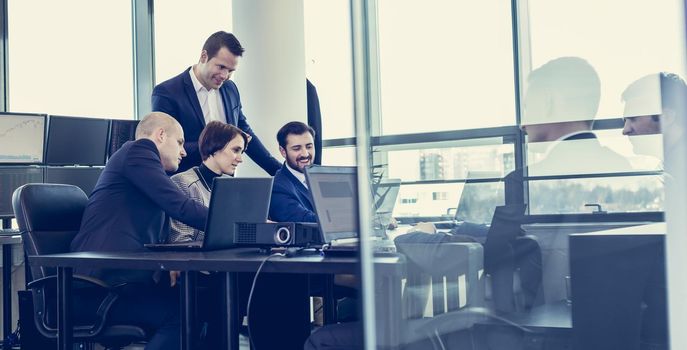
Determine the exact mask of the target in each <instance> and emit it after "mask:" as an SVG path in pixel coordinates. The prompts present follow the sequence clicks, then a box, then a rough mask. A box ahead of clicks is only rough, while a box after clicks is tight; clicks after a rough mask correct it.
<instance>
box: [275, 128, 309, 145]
mask: <svg viewBox="0 0 687 350" xmlns="http://www.w3.org/2000/svg"><path fill="white" fill-rule="evenodd" d="M306 132H309V133H310V135H312V137H313V138H314V137H315V130H314V129H313V128H311V127H309V126H308V125H307V124H305V123H302V122H288V123H286V124H285V125H284V126H282V127H281V129H279V131H277V142H278V143H279V146H281V147H282V148H286V138H287V137H288V136H289V135H303V134H305V133H306Z"/></svg>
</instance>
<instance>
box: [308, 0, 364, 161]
mask: <svg viewBox="0 0 687 350" xmlns="http://www.w3.org/2000/svg"><path fill="white" fill-rule="evenodd" d="M303 7H304V11H305V13H304V18H305V58H306V62H305V71H306V76H307V78H308V79H309V80H310V82H311V83H312V84H313V85H314V86H315V88H316V89H317V94H318V97H319V100H320V110H321V112H322V138H323V139H337V138H344V137H352V136H353V134H354V131H353V128H354V127H353V70H352V65H353V63H352V58H351V21H350V19H351V10H350V1H348V0H336V1H320V0H305V1H304V3H303ZM325 159H326V158H325Z"/></svg>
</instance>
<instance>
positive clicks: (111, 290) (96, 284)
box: [27, 275, 125, 338]
mask: <svg viewBox="0 0 687 350" xmlns="http://www.w3.org/2000/svg"><path fill="white" fill-rule="evenodd" d="M72 279H73V283H74V285H73V289H88V288H93V289H96V290H102V291H103V293H106V294H105V296H104V297H103V299H102V301H100V304H99V305H98V309H97V310H96V311H95V314H96V321H95V323H94V324H92V325H83V326H75V327H74V336H75V337H81V338H83V337H93V336H96V335H98V334H99V333H100V331H102V329H103V327H104V326H105V323H106V319H107V314H108V313H109V311H110V308H111V307H112V305H113V304H114V302H115V301H116V300H117V299H118V298H119V294H118V293H117V292H116V288H118V287H121V286H123V285H125V284H122V285H117V286H116V287H113V286H110V285H108V284H107V283H105V282H104V281H101V280H99V279H97V278H93V277H89V276H82V275H74V276H73V277H72ZM56 285H57V276H55V275H53V276H47V277H43V278H40V279H37V280H34V281H31V282H30V283H29V284H28V285H27V287H28V289H31V290H36V291H38V292H39V293H40V291H41V290H44V289H45V288H46V287H47V288H54V287H56ZM43 294H44V295H45V293H43ZM41 299H42V298H40V297H39V298H38V299H37V298H36V296H35V295H34V305H35V306H36V307H37V308H38V309H46V307H47V306H46V304H45V302H44V301H43V300H41ZM38 309H37V310H36V311H39V312H41V313H42V314H43V315H47V312H46V311H47V310H38ZM36 325H37V327H38V329H39V331H41V333H42V334H43V335H45V336H46V337H54V336H56V332H57V330H56V329H54V328H51V327H50V326H49V325H48V324H47V321H46V320H45V319H41V320H40V321H39V318H38V317H37V318H36Z"/></svg>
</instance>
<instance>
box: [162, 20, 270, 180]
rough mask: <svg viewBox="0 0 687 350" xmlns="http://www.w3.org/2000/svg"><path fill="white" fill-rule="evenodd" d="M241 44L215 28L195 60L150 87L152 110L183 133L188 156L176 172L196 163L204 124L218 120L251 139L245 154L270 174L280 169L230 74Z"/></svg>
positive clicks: (234, 67) (198, 159)
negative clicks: (253, 124) (250, 121)
mask: <svg viewBox="0 0 687 350" xmlns="http://www.w3.org/2000/svg"><path fill="white" fill-rule="evenodd" d="M243 51H244V49H243V47H242V46H241V43H239V41H238V39H236V37H235V36H234V35H233V34H231V33H227V32H223V31H219V32H217V33H214V34H212V35H210V37H209V38H208V39H207V40H206V41H205V44H204V45H203V50H202V51H201V52H200V59H199V60H198V63H196V64H195V65H193V66H192V67H190V68H188V69H186V70H184V71H183V72H182V73H181V74H179V75H177V76H176V77H174V78H171V79H169V80H167V81H164V82H162V83H160V84H158V85H157V86H155V89H153V95H152V105H153V111H160V112H165V113H167V114H169V115H171V116H173V117H174V118H175V119H176V120H178V121H179V123H180V124H181V127H182V128H183V129H184V133H185V135H186V142H184V149H185V150H186V153H187V154H188V157H186V159H185V160H184V161H182V162H181V165H180V166H179V171H185V170H187V169H190V168H191V167H193V166H197V165H200V163H201V158H200V152H199V151H198V137H199V136H200V132H201V131H202V130H203V128H204V127H205V125H206V124H207V123H209V122H210V121H213V120H219V121H221V122H225V123H228V124H231V125H234V126H237V127H238V128H239V129H241V130H243V131H244V132H245V133H247V134H248V135H249V136H250V138H251V139H252V141H251V143H250V148H249V149H248V150H247V152H246V153H248V156H249V157H250V158H251V159H252V160H253V161H255V162H256V163H257V164H258V165H259V166H260V167H261V168H263V169H264V170H265V171H266V172H267V173H269V174H270V175H274V174H275V173H276V172H277V170H278V169H279V168H280V164H279V162H278V161H277V160H276V159H274V157H272V156H271V155H270V153H269V151H268V150H267V149H266V148H265V146H264V145H263V144H262V142H260V139H259V138H258V137H257V136H256V135H255V133H254V132H253V130H252V129H251V127H250V125H249V124H248V121H247V120H246V116H245V115H244V114H243V111H242V106H241V97H240V96H239V90H238V88H237V87H236V84H234V82H233V81H231V80H229V78H231V74H232V73H233V72H234V71H235V70H236V67H237V66H238V62H239V57H241V56H242V55H243Z"/></svg>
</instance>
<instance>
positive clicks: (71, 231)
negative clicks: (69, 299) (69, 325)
mask: <svg viewBox="0 0 687 350" xmlns="http://www.w3.org/2000/svg"><path fill="white" fill-rule="evenodd" d="M87 203H88V197H87V196H86V194H85V193H84V192H83V191H82V190H81V189H80V188H78V187H76V186H72V185H61V184H26V185H23V186H21V187H19V188H17V189H16V190H15V191H14V194H13V195H12V208H13V210H14V216H15V217H16V218H17V224H18V225H19V230H20V231H21V235H22V239H23V241H24V249H25V250H26V252H27V254H28V255H29V256H30V255H44V254H57V253H66V252H69V245H70V244H71V242H72V239H73V238H74V236H76V234H77V233H78V232H79V227H80V226H81V217H82V215H83V212H84V209H85V208H86V204H87ZM54 274H55V269H54V268H46V267H31V275H32V278H33V279H34V280H35V279H39V278H43V277H46V276H50V275H54Z"/></svg>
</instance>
